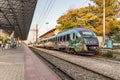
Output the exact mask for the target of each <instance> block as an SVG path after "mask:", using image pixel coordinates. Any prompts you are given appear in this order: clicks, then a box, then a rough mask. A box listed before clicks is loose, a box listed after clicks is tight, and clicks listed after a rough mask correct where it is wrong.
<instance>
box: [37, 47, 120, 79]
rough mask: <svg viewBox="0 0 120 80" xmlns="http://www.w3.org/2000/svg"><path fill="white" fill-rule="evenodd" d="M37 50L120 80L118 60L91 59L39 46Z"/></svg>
mask: <svg viewBox="0 0 120 80" xmlns="http://www.w3.org/2000/svg"><path fill="white" fill-rule="evenodd" d="M39 50H41V51H44V52H47V53H49V54H51V55H54V56H57V57H60V58H62V59H65V60H67V61H70V62H73V63H76V64H77V65H81V66H83V67H86V68H89V69H91V70H93V71H95V72H99V73H101V74H104V75H107V76H109V77H112V78H114V79H115V80H120V64H119V62H118V63H114V62H110V61H106V60H104V61H103V60H99V59H98V60H97V59H92V58H88V57H83V56H76V55H70V54H64V53H63V52H59V51H52V50H46V49H41V48H39ZM62 65H63V64H62ZM82 72H83V71H82ZM101 80H102V79H101Z"/></svg>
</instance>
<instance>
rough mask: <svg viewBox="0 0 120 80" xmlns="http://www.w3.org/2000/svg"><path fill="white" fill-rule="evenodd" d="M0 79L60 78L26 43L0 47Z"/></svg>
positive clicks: (37, 79)
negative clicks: (8, 47) (12, 47)
mask: <svg viewBox="0 0 120 80" xmlns="http://www.w3.org/2000/svg"><path fill="white" fill-rule="evenodd" d="M0 80H60V78H59V77H58V76H57V75H56V74H55V73H54V72H53V71H52V70H51V69H50V68H49V67H48V66H46V65H45V63H44V62H43V61H42V60H40V59H39V58H38V57H37V56H36V55H35V54H34V53H33V52H32V51H31V50H30V49H29V48H28V47H27V46H26V45H22V46H21V47H19V48H14V49H5V50H2V49H0Z"/></svg>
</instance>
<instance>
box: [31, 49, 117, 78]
mask: <svg viewBox="0 0 120 80" xmlns="http://www.w3.org/2000/svg"><path fill="white" fill-rule="evenodd" d="M32 50H34V51H35V52H36V53H38V54H39V53H40V54H39V56H41V57H42V58H43V59H44V60H45V61H47V62H48V63H50V64H51V65H53V66H54V67H55V68H57V69H58V70H59V71H61V72H62V73H63V74H64V75H66V76H67V78H66V79H67V80H115V79H114V78H112V77H110V76H107V75H104V74H101V73H99V72H96V71H93V70H91V69H89V68H86V67H84V66H81V65H78V64H76V63H73V62H70V61H67V60H65V59H63V58H60V57H57V56H54V55H51V54H47V53H45V52H43V51H42V52H41V51H40V50H37V49H33V48H32ZM56 61H57V62H56ZM48 63H47V64H48ZM63 66H64V67H63ZM66 66H68V67H66ZM66 68H67V69H66ZM75 68H77V70H76V69H75ZM72 70H73V71H72ZM66 79H62V80H66Z"/></svg>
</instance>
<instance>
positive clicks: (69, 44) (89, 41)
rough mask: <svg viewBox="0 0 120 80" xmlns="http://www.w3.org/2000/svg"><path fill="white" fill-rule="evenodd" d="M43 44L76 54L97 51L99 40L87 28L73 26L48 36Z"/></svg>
mask: <svg viewBox="0 0 120 80" xmlns="http://www.w3.org/2000/svg"><path fill="white" fill-rule="evenodd" d="M42 44H44V45H45V44H46V45H45V47H46V48H52V49H57V50H62V51H66V52H68V53H76V54H91V53H92V54H93V53H97V51H98V49H99V48H98V47H99V42H98V39H97V36H96V35H95V33H94V32H93V31H91V30H89V29H86V28H73V29H69V30H66V31H63V32H60V33H59V34H57V35H55V36H52V37H49V38H46V39H44V40H43V43H42Z"/></svg>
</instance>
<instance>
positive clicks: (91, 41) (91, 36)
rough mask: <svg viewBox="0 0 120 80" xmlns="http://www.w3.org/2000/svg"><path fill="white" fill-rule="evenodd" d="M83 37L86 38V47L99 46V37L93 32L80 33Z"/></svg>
mask: <svg viewBox="0 0 120 80" xmlns="http://www.w3.org/2000/svg"><path fill="white" fill-rule="evenodd" d="M80 34H81V36H82V37H83V38H84V41H85V44H86V45H98V40H97V36H96V35H95V33H94V32H92V31H87V30H85V31H80Z"/></svg>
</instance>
